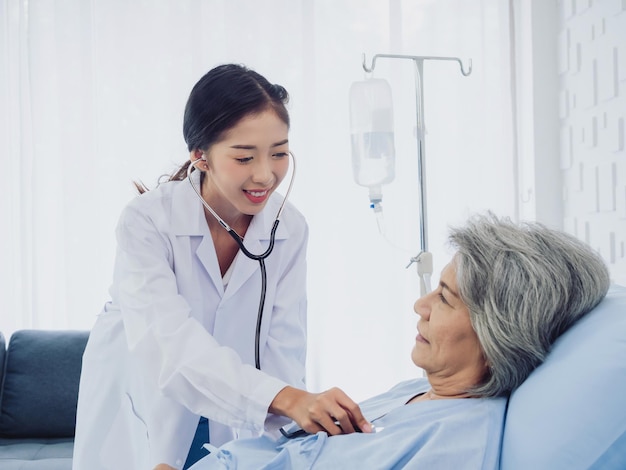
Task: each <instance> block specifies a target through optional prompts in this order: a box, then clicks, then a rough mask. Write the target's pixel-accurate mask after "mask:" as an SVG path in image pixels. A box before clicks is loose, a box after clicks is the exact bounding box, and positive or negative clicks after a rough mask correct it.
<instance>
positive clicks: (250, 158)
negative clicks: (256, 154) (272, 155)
mask: <svg viewBox="0 0 626 470" xmlns="http://www.w3.org/2000/svg"><path fill="white" fill-rule="evenodd" d="M235 160H237V162H239V163H249V162H251V161H252V157H242V158H235Z"/></svg>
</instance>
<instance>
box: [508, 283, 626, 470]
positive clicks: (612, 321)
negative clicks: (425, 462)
mask: <svg viewBox="0 0 626 470" xmlns="http://www.w3.org/2000/svg"><path fill="white" fill-rule="evenodd" d="M625 405H626V288H624V287H621V286H616V285H614V286H611V289H610V290H609V293H608V294H607V296H606V298H605V299H604V300H603V301H602V302H601V303H600V304H598V306H597V307H596V308H594V309H593V310H592V311H591V312H589V314H588V315H586V316H584V317H583V318H582V319H580V320H579V321H578V322H577V323H576V324H575V325H574V326H573V327H572V328H571V329H570V330H568V331H567V332H566V333H565V334H564V335H563V336H562V337H561V338H559V339H558V340H557V342H556V343H555V344H554V348H553V349H552V351H551V352H550V354H549V355H548V357H547V358H546V361H545V362H544V363H543V364H542V365H541V366H540V367H538V368H537V369H536V370H535V371H534V372H533V373H532V374H531V375H530V376H529V377H528V379H526V381H525V382H524V383H523V384H522V385H521V386H520V387H519V388H518V389H517V390H516V391H515V392H513V394H512V395H511V399H510V400H509V407H508V411H507V417H506V424H505V428H504V437H503V444H502V460H501V468H502V470H518V469H519V470H527V469H533V470H535V469H537V470H543V469H546V470H548V469H549V470H560V469H563V470H565V469H567V470H577V469H585V470H589V469H593V470H596V469H598V470H599V469H602V470H609V469H610V470H613V469H620V470H622V469H625V468H626V406H625Z"/></svg>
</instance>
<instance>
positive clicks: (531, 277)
mask: <svg viewBox="0 0 626 470" xmlns="http://www.w3.org/2000/svg"><path fill="white" fill-rule="evenodd" d="M449 240H450V243H451V245H452V246H453V247H455V248H456V249H457V254H456V255H455V262H456V276H457V278H456V279H457V287H458V292H459V296H460V297H461V299H462V300H463V302H464V303H465V304H466V305H467V307H468V310H469V314H470V320H471V323H472V326H473V328H474V330H475V331H476V334H477V336H478V340H479V341H480V343H481V346H482V348H483V352H484V354H485V359H486V361H487V364H488V367H489V373H488V374H487V376H486V377H485V379H484V381H483V383H481V384H478V385H477V386H476V387H474V388H472V389H471V390H470V392H471V393H472V394H473V395H474V396H483V397H486V396H499V395H506V394H508V393H510V392H512V391H513V390H514V389H515V388H516V387H518V386H519V385H520V384H521V383H522V382H523V381H524V380H525V379H526V378H527V377H528V375H529V374H530V373H531V372H532V371H533V370H534V369H535V368H536V367H537V366H538V365H539V364H541V363H542V362H543V360H544V359H545V357H546V355H547V354H548V352H549V351H550V348H551V347H552V344H553V343H554V341H555V340H556V339H557V338H558V337H559V336H560V335H561V334H563V333H564V332H565V331H566V330H567V329H568V328H569V327H570V326H572V325H573V324H574V322H576V321H577V320H578V319H579V318H580V317H582V316H583V315H585V314H586V313H587V312H589V310H591V309H592V308H593V307H595V306H596V305H597V304H598V303H599V302H600V301H601V300H602V299H603V298H604V296H605V295H606V293H607V290H608V288H609V284H610V278H609V272H608V269H607V267H606V265H605V263H604V261H603V260H602V258H600V256H599V255H598V254H596V253H595V252H594V251H593V250H591V248H590V247H589V246H587V245H585V244H584V243H583V242H581V241H580V240H578V239H576V238H574V237H573V236H571V235H567V234H565V233H563V232H559V231H556V230H551V229H548V228H546V227H545V226H543V225H541V224H539V223H524V224H515V223H513V222H511V221H510V219H508V218H498V217H496V216H495V215H493V214H491V213H489V214H488V215H481V216H476V217H474V218H472V219H470V221H469V222H468V223H467V224H466V225H465V226H463V227H460V228H455V229H452V230H451V233H450V238H449Z"/></svg>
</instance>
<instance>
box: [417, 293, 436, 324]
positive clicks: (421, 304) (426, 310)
mask: <svg viewBox="0 0 626 470" xmlns="http://www.w3.org/2000/svg"><path fill="white" fill-rule="evenodd" d="M431 294H432V293H431ZM431 294H427V295H425V296H424V297H420V298H419V299H417V300H416V301H415V304H414V305H413V310H414V311H415V313H417V314H418V315H419V316H420V317H422V318H423V319H424V320H428V318H429V317H430V296H431Z"/></svg>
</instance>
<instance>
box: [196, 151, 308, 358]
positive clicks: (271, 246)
mask: <svg viewBox="0 0 626 470" xmlns="http://www.w3.org/2000/svg"><path fill="white" fill-rule="evenodd" d="M289 155H290V156H291V161H292V162H293V169H292V172H291V180H290V181H289V186H288V187H287V192H286V194H285V197H284V198H283V202H282V204H281V205H280V208H279V209H278V212H277V213H276V220H274V225H273V226H272V230H271V232H270V243H269V245H268V247H267V249H266V250H265V251H264V252H263V253H260V254H255V253H251V252H250V251H249V250H248V249H247V248H246V247H245V245H244V243H243V238H242V237H241V236H240V235H239V234H238V233H237V232H236V231H235V230H234V229H233V228H232V227H230V225H228V224H227V223H226V222H225V221H224V220H223V219H222V218H221V217H220V216H219V215H218V214H217V212H215V211H214V210H213V208H212V207H211V206H210V205H209V204H208V203H207V202H206V201H205V200H204V198H203V197H202V193H201V192H200V189H198V187H197V186H196V184H195V183H194V182H193V179H192V178H191V172H192V171H193V169H194V168H195V165H196V164H197V163H199V162H201V161H205V160H204V159H198V160H196V161H195V162H191V163H190V164H189V166H188V167H187V179H188V180H189V184H191V187H192V188H193V190H194V191H195V193H196V194H197V195H198V198H199V199H200V201H202V205H203V206H204V207H205V208H206V209H207V210H208V211H209V212H210V213H211V215H213V217H215V219H216V220H217V221H218V222H219V224H220V225H221V226H222V227H224V229H225V230H226V231H227V232H228V233H229V234H230V236H231V237H232V238H233V240H235V242H237V245H238V246H239V248H240V249H241V251H242V252H243V254H244V255H246V256H247V257H248V258H250V259H251V260H254V261H258V262H259V267H260V269H261V297H260V299H259V311H258V312H257V322H256V329H255V335H254V365H255V367H256V368H257V369H259V370H261V353H260V349H261V325H262V322H263V309H264V307H265V293H266V292H267V272H266V270H265V259H266V258H267V257H268V256H269V255H270V254H271V253H272V251H273V250H274V243H275V241H276V229H277V228H278V224H279V222H280V216H281V214H282V212H283V208H284V207H285V203H286V202H287V198H288V197H289V194H290V193H291V188H292V186H293V181H294V179H295V176H296V159H295V156H294V154H293V153H292V152H289Z"/></svg>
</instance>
